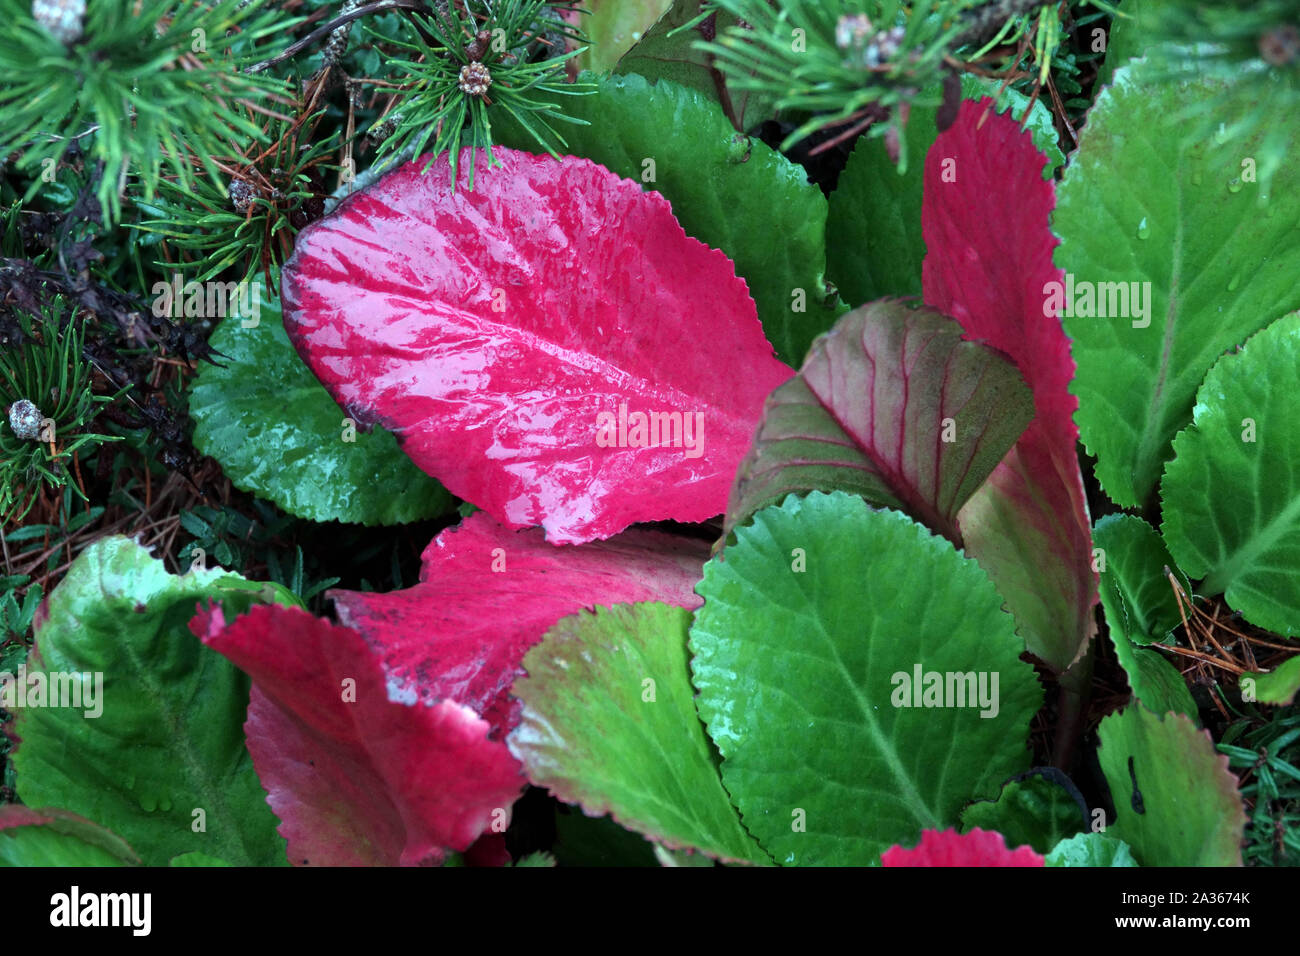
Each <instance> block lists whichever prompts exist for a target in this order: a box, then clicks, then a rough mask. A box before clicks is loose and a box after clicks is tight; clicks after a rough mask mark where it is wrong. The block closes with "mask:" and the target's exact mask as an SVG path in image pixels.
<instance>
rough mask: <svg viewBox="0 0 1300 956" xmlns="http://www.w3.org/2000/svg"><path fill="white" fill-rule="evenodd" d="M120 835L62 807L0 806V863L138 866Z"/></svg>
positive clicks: (16, 864) (137, 860)
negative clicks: (29, 807)
mask: <svg viewBox="0 0 1300 956" xmlns="http://www.w3.org/2000/svg"><path fill="white" fill-rule="evenodd" d="M139 863H140V858H139V857H137V856H136V855H135V853H134V852H133V851H132V849H131V847H130V846H128V845H127V843H126V841H124V840H123V839H122V838H121V837H119V836H117V835H116V834H114V833H112V832H110V831H108V830H106V829H104V828H103V827H101V826H98V825H96V824H94V823H92V822H90V821H89V820H84V819H82V818H81V817H78V816H77V815H76V814H73V813H68V812H67V811H64V810H40V811H32V810H28V809H27V808H26V807H18V806H10V807H0V866H138V865H139Z"/></svg>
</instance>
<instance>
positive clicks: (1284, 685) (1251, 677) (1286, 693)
mask: <svg viewBox="0 0 1300 956" xmlns="http://www.w3.org/2000/svg"><path fill="white" fill-rule="evenodd" d="M1247 681H1251V682H1252V683H1251V684H1250V685H1249V690H1250V692H1251V693H1252V694H1253V695H1254V699H1255V700H1257V701H1259V702H1260V703H1261V704H1283V705H1289V704H1290V703H1291V702H1292V701H1294V700H1295V695H1296V691H1300V657H1292V658H1291V659H1289V660H1287V661H1284V662H1283V663H1282V664H1279V665H1278V666H1277V667H1276V668H1275V669H1274V670H1272V671H1268V672H1267V673H1263V674H1243V675H1242V678H1241V688H1242V693H1243V694H1244V693H1245V692H1246V690H1247V689H1248V685H1247V683H1246V682H1247Z"/></svg>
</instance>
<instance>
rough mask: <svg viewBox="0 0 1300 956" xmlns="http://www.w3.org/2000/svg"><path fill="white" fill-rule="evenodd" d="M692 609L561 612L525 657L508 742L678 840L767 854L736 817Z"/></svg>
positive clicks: (635, 824)
mask: <svg viewBox="0 0 1300 956" xmlns="http://www.w3.org/2000/svg"><path fill="white" fill-rule="evenodd" d="M690 622H691V613H690V611H687V610H684V609H682V608H677V607H669V606H668V605H666V604H623V605H616V606H614V607H613V608H597V609H596V611H595V613H591V612H588V611H581V612H579V613H577V614H573V615H570V616H568V617H565V618H562V619H561V620H560V621H559V622H558V623H557V624H556V625H555V626H554V627H552V628H551V629H550V630H549V631H547V632H546V636H545V637H544V638H543V639H542V642H541V643H540V644H538V645H537V646H536V647H534V648H533V649H532V650H531V651H529V652H528V654H527V655H526V656H525V657H524V669H525V670H526V671H527V672H528V676H527V677H524V678H521V679H520V680H518V681H517V682H516V683H515V686H514V695H515V696H516V697H518V698H519V699H520V700H521V701H523V705H524V707H523V714H522V716H521V718H520V721H519V726H518V728H516V730H515V731H514V732H513V733H512V734H511V736H510V750H511V752H512V753H513V754H514V755H515V756H516V757H518V758H519V760H520V761H521V762H522V763H523V765H524V769H525V771H526V772H527V774H528V779H529V780H530V781H532V782H533V783H534V784H537V785H538V786H543V787H546V788H547V789H549V790H550V791H551V792H552V793H554V794H555V795H556V796H557V797H559V799H561V800H563V801H565V802H566V803H577V804H580V805H581V806H582V807H583V809H584V810H586V812H587V813H589V814H592V815H598V814H603V813H609V814H610V815H611V816H613V818H614V819H615V820H617V821H618V822H619V823H621V824H622V825H624V826H626V827H629V828H630V829H633V830H636V831H637V832H639V833H643V834H645V835H646V836H647V837H650V838H651V839H654V840H656V841H658V842H659V843H661V844H663V845H665V846H667V847H669V848H673V849H699V850H702V851H704V852H705V853H707V854H709V855H710V856H713V857H716V858H718V859H723V860H748V861H751V862H768V861H767V860H766V858H765V857H764V855H763V851H762V850H760V849H759V848H758V846H757V844H755V843H754V840H753V839H752V838H751V837H750V836H749V834H747V833H746V832H745V831H744V829H743V828H742V827H741V825H740V818H739V816H738V815H737V813H736V808H735V807H733V806H732V805H731V801H730V800H729V799H728V797H727V792H726V791H725V790H724V789H723V788H722V781H721V780H720V779H719V777H718V767H717V756H716V755H715V753H714V752H713V748H712V747H711V746H710V745H709V739H708V737H706V736H705V734H704V727H703V726H702V725H701V724H700V719H699V717H698V716H697V715H696V713H695V701H694V693H693V691H692V689H691V681H690V674H689V670H688V667H687V662H686V634H687V629H688V628H689V626H690Z"/></svg>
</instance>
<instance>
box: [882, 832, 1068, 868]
mask: <svg viewBox="0 0 1300 956" xmlns="http://www.w3.org/2000/svg"><path fill="white" fill-rule="evenodd" d="M880 862H881V865H883V866H1046V862H1045V861H1044V860H1043V858H1042V857H1041V856H1039V855H1038V854H1037V853H1036V852H1034V848H1033V847H1029V846H1022V847H1018V848H1016V849H1015V850H1008V849H1007V841H1006V840H1005V839H1004V838H1003V836H1002V834H1001V833H996V832H994V831H992V830H981V829H979V828H978V827H976V828H975V829H974V830H971V831H970V832H969V833H958V832H957V831H956V830H943V831H939V830H925V831H922V833H921V842H920V844H919V845H917V846H916V847H914V848H912V849H910V850H908V849H904V848H903V847H901V846H892V847H890V848H889V849H888V850H886V851H885V852H884V853H882V854H880Z"/></svg>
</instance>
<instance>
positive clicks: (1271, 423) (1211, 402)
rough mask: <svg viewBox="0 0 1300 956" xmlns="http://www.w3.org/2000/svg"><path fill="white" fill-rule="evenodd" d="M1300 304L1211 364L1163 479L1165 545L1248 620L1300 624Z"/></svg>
mask: <svg viewBox="0 0 1300 956" xmlns="http://www.w3.org/2000/svg"><path fill="white" fill-rule="evenodd" d="M1298 366H1300V313H1296V314H1294V315H1289V316H1287V317H1286V318H1283V319H1279V320H1278V321H1276V322H1274V323H1273V324H1272V325H1270V326H1269V327H1268V328H1267V329H1265V330H1264V331H1263V332H1260V333H1259V334H1258V335H1255V336H1254V337H1252V338H1251V339H1250V341H1249V342H1247V343H1246V344H1245V345H1244V346H1242V347H1241V348H1240V349H1239V350H1237V352H1235V353H1231V354H1228V355H1225V356H1224V357H1223V358H1221V359H1219V361H1218V362H1217V363H1215V365H1214V367H1213V368H1212V369H1210V373H1209V375H1207V376H1206V378H1205V383H1204V384H1203V385H1202V386H1201V388H1200V391H1199V392H1197V395H1196V407H1195V410H1194V413H1193V414H1194V417H1193V421H1192V424H1191V426H1190V427H1189V428H1186V429H1184V430H1183V431H1182V432H1181V433H1179V435H1178V437H1177V438H1175V439H1174V443H1173V451H1174V459H1173V460H1172V461H1170V462H1169V464H1168V465H1167V466H1166V467H1165V475H1164V480H1163V481H1162V482H1161V485H1160V498H1161V504H1162V509H1163V511H1162V513H1163V515H1164V522H1163V524H1162V531H1163V533H1164V536H1165V541H1166V542H1167V543H1168V545H1169V551H1170V553H1171V554H1173V556H1174V558H1175V559H1176V560H1177V561H1178V564H1179V565H1180V566H1181V567H1182V568H1183V569H1184V570H1185V571H1187V573H1188V574H1190V575H1191V576H1192V577H1194V578H1204V580H1203V581H1202V582H1201V588H1200V589H1201V591H1202V592H1203V593H1205V594H1222V595H1223V596H1224V600H1226V601H1227V602H1228V605H1229V606H1230V607H1232V608H1233V609H1234V610H1237V611H1240V612H1241V614H1242V616H1243V617H1245V618H1246V620H1248V621H1250V622H1251V623H1252V624H1256V625H1258V626H1259V627H1263V628H1267V629H1269V630H1271V631H1274V632H1275V633H1278V634H1285V635H1288V636H1291V635H1295V634H1297V633H1300V574H1297V569H1300V482H1298V481H1297V479H1296V477H1295V470H1294V466H1293V463H1294V462H1295V461H1296V460H1297V459H1298V458H1300V391H1297V390H1296V388H1295V371H1296V368H1297V367H1298Z"/></svg>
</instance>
